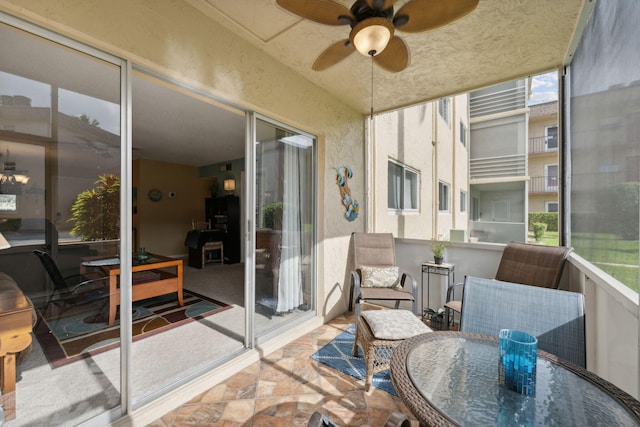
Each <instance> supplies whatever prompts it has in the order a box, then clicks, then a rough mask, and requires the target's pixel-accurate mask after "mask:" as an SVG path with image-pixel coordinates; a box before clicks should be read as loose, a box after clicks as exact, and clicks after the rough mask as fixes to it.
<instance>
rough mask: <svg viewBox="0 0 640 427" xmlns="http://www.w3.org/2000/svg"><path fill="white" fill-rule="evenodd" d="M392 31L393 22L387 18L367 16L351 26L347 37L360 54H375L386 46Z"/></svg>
mask: <svg viewBox="0 0 640 427" xmlns="http://www.w3.org/2000/svg"><path fill="white" fill-rule="evenodd" d="M393 31H394V29H393V24H392V23H391V21H389V20H388V19H386V18H381V17H373V18H367V19H365V20H363V21H361V22H358V23H357V24H356V25H355V26H354V27H353V29H352V30H351V34H350V36H349V39H350V40H351V44H353V46H354V47H355V48H356V50H357V51H358V52H360V53H361V54H362V55H364V56H375V55H378V54H379V53H381V52H382V51H383V50H384V49H385V48H386V47H387V44H388V43H389V40H391V37H393Z"/></svg>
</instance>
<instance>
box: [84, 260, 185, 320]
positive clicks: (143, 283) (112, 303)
mask: <svg viewBox="0 0 640 427" xmlns="http://www.w3.org/2000/svg"><path fill="white" fill-rule="evenodd" d="M150 255H151V258H149V259H148V260H147V261H146V262H144V263H142V262H139V261H138V260H136V259H135V257H134V260H133V266H132V267H131V272H132V275H133V278H132V287H131V301H140V300H144V299H147V298H153V297H157V296H160V295H167V294H171V293H174V292H176V293H177V295H178V303H179V304H180V305H181V306H183V305H184V300H183V296H182V278H183V265H182V260H181V259H175V258H169V257H166V256H163V255H157V254H150ZM88 267H91V268H100V269H101V270H102V271H104V272H105V274H108V275H109V326H111V325H113V324H114V323H115V321H116V310H117V308H118V305H120V286H119V284H120V280H119V276H120V262H119V261H118V259H117V258H109V259H104V258H102V259H95V258H94V259H87V260H85V261H84V262H83V263H82V266H81V268H80V272H81V273H83V272H85V271H86V269H87V268H88Z"/></svg>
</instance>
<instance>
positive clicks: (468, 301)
mask: <svg viewBox="0 0 640 427" xmlns="http://www.w3.org/2000/svg"><path fill="white" fill-rule="evenodd" d="M501 329H517V330H520V331H524V332H527V333H529V334H531V335H533V336H536V337H537V338H538V348H539V349H541V350H544V351H546V352H549V353H552V354H554V355H556V356H558V357H560V358H562V359H564V360H567V361H569V362H571V363H573V364H575V365H578V366H581V367H583V368H584V367H586V346H585V321H584V295H582V294H581V293H577V292H567V291H562V290H558V289H548V288H543V287H538V286H527V285H521V284H517V283H510V282H503V281H499V280H492V279H483V278H478V277H472V276H467V277H466V278H465V291H464V296H463V301H462V313H461V316H460V330H461V331H463V332H471V333H477V334H485V335H490V336H494V337H497V336H498V333H499V332H500V330H501Z"/></svg>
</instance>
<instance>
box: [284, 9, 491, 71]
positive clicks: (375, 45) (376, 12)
mask: <svg viewBox="0 0 640 427" xmlns="http://www.w3.org/2000/svg"><path fill="white" fill-rule="evenodd" d="M478 1H479V0H409V1H408V2H407V3H405V4H404V5H403V6H402V7H400V9H398V11H397V12H396V13H395V14H394V10H393V5H394V3H396V0H356V1H355V3H353V5H352V6H351V9H348V8H347V7H346V6H344V5H342V4H340V3H337V2H336V1H333V0H276V2H277V3H278V4H279V5H280V6H281V7H283V8H284V9H286V10H288V11H289V12H292V13H294V14H296V15H298V16H301V17H302V18H305V19H309V20H311V21H314V22H318V23H320V24H325V25H349V26H351V33H350V34H349V38H348V39H345V40H340V41H339V42H337V43H334V44H332V45H331V46H329V47H328V48H327V49H325V50H324V52H322V53H321V54H320V55H319V56H318V58H317V59H316V60H315V62H314V63H313V66H312V67H311V68H312V69H313V70H315V71H322V70H325V69H327V68H329V67H331V66H332V65H335V64H337V63H338V62H340V61H342V60H343V59H345V58H346V57H348V56H349V55H350V54H351V53H353V52H354V51H356V50H357V51H358V52H360V53H361V54H363V55H365V56H372V57H373V61H374V62H375V63H376V65H378V66H379V67H381V68H383V69H385V70H387V71H390V72H393V73H397V72H398V71H402V70H404V69H405V68H406V67H407V66H408V65H409V48H408V47H407V45H406V43H405V42H404V41H403V40H402V39H401V38H400V37H398V36H395V35H394V31H395V30H398V31H403V32H407V33H418V32H421V31H427V30H432V29H434V28H438V27H441V26H443V25H445V24H448V23H450V22H453V21H455V20H456V19H459V18H461V17H463V16H465V15H466V14H468V13H470V12H471V11H472V10H474V9H475V8H476V6H477V5H478Z"/></svg>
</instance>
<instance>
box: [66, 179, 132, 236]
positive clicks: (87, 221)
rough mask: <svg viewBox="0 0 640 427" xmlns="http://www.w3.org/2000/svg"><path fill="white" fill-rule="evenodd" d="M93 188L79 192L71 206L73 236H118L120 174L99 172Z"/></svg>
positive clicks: (70, 219) (70, 220)
mask: <svg viewBox="0 0 640 427" xmlns="http://www.w3.org/2000/svg"><path fill="white" fill-rule="evenodd" d="M95 184H96V186H95V188H93V189H90V190H85V191H83V192H82V193H80V194H78V197H77V198H76V201H75V202H74V203H73V205H72V206H71V218H69V222H74V223H75V224H74V226H73V228H72V229H71V235H72V236H78V237H80V239H81V240H114V239H118V238H119V237H120V177H119V176H118V175H115V174H105V175H100V177H98V180H97V181H96V182H95Z"/></svg>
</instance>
